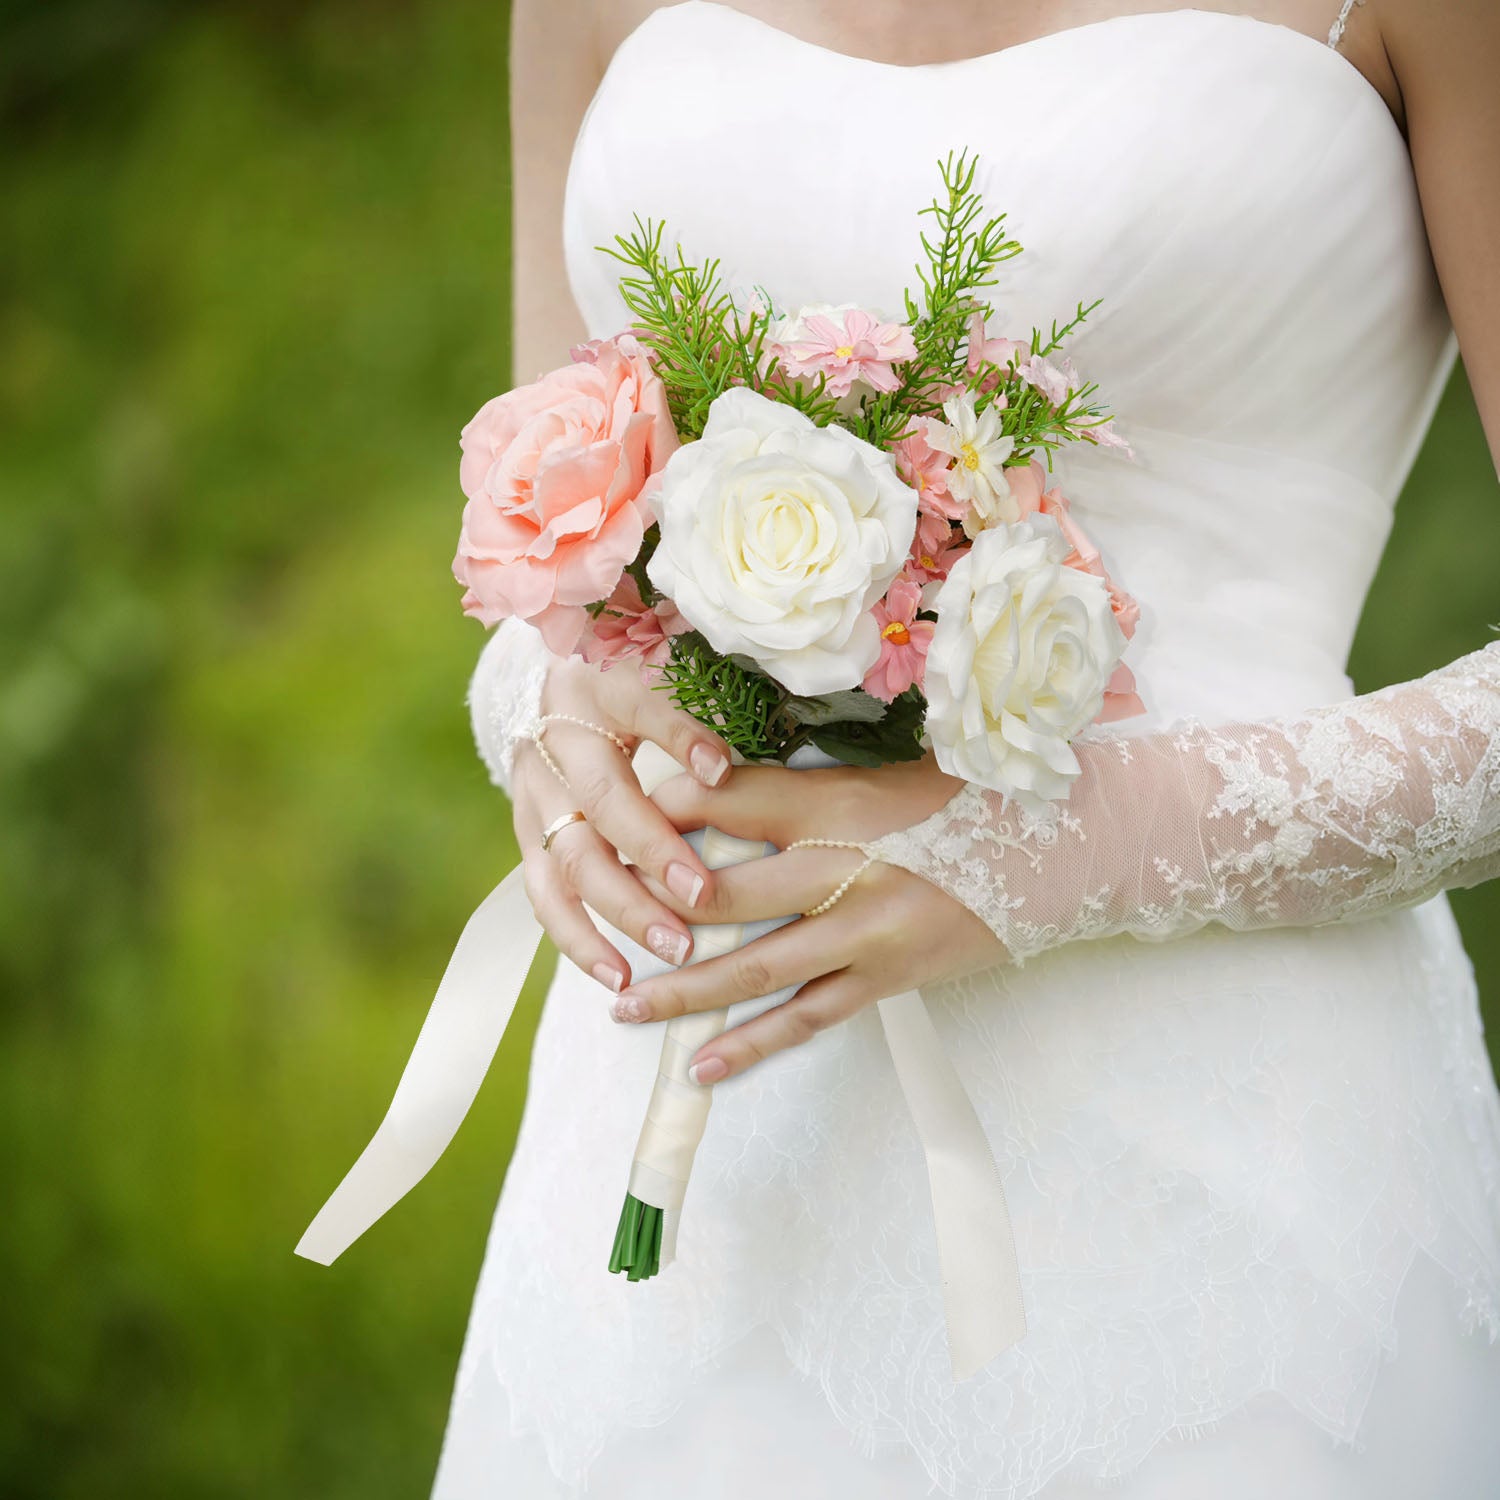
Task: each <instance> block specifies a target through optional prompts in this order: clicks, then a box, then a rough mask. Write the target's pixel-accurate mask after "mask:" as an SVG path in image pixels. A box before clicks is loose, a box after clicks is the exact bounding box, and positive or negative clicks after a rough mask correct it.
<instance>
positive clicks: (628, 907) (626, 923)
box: [516, 745, 693, 979]
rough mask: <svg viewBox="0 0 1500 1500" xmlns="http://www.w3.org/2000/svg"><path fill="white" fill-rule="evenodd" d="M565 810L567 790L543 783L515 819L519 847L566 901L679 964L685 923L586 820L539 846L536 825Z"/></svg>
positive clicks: (688, 947) (688, 936)
mask: <svg viewBox="0 0 1500 1500" xmlns="http://www.w3.org/2000/svg"><path fill="white" fill-rule="evenodd" d="M606 748H607V745H606ZM544 774H545V773H544ZM573 806H576V803H575V804H573ZM569 811H572V806H570V804H569V798H568V793H567V792H566V791H565V790H564V789H563V788H562V787H561V786H559V785H557V784H556V783H555V782H552V783H551V784H547V785H544V786H543V787H542V788H541V790H540V792H539V794H538V795H537V796H536V798H535V800H534V801H531V802H528V803H527V804H526V808H525V811H524V813H522V814H518V816H517V818H516V832H517V835H518V836H519V837H520V838H521V839H522V841H523V842H522V847H523V848H525V849H526V850H527V851H528V853H530V852H531V851H532V850H535V851H536V852H537V853H539V854H541V857H542V858H543V859H546V860H549V861H551V864H552V867H553V868H554V869H555V870H556V872H557V874H558V876H559V877H560V880H561V882H562V885H563V887H564V888H565V889H566V890H567V893H568V896H569V899H570V900H575V901H576V900H577V899H578V898H580V897H581V898H582V899H583V900H584V901H586V902H587V903H588V904H589V906H591V907H593V909H594V910H595V911H596V912H598V913H599V915H600V916H601V917H603V918H604V919H605V921H607V922H609V923H611V924H612V925H613V926H614V927H615V928H616V929H617V930H619V931H620V932H623V933H625V934H627V935H628V936H629V937H632V938H634V939H635V941H636V942H638V943H639V944H640V945H641V946H642V947H643V948H649V949H650V950H651V952H653V953H655V954H656V955H657V956H658V957H659V958H663V959H665V960H666V961H667V962H668V963H674V964H680V963H685V962H686V961H687V956H688V954H689V953H691V952H692V946H693V938H692V930H691V928H690V927H689V925H688V923H687V922H685V921H684V920H683V919H682V918H681V917H679V916H678V915H677V914H676V912H674V911H672V910H671V909H670V908H669V907H667V906H666V905H665V904H664V903H663V902H662V901H660V900H658V899H657V897H656V896H654V895H653V894H652V893H651V892H650V891H649V890H648V889H647V888H646V886H645V885H644V884H643V883H642V882H641V881H640V880H639V879H638V878H637V877H636V875H635V874H634V873H633V872H632V871H631V870H629V869H627V868H626V867H625V866H624V865H622V864H621V863H620V856H619V855H618V854H617V853H616V852H615V850H614V849H613V848H612V847H611V845H610V844H608V843H607V842H606V841H605V840H604V838H602V837H601V836H600V834H599V832H598V831H597V830H596V829H595V828H594V827H593V826H592V825H591V824H590V823H589V822H588V821H587V820H585V821H584V822H581V823H568V824H565V825H564V826H563V827H562V828H560V829H558V831H557V832H556V834H554V835H553V838H552V842H551V844H550V846H549V847H548V848H547V849H546V850H545V851H544V850H541V849H540V847H539V845H540V843H541V829H542V828H543V827H545V826H546V825H547V824H548V823H550V822H551V821H552V819H554V818H557V817H561V816H562V814H564V813H566V812H569ZM590 925H591V926H592V925H593V924H592V922H591V923H590ZM626 976H627V979H628V977H629V971H628V969H627V970H626Z"/></svg>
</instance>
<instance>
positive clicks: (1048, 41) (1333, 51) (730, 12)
mask: <svg viewBox="0 0 1500 1500" xmlns="http://www.w3.org/2000/svg"><path fill="white" fill-rule="evenodd" d="M683 11H704V12H710V13H714V14H718V15H722V16H727V17H728V18H729V19H730V20H731V21H734V22H738V23H740V24H743V25H745V26H748V27H751V28H753V29H755V30H757V31H760V32H761V33H762V34H764V35H767V36H770V37H772V38H776V39H779V40H780V41H781V42H783V43H785V44H786V45H788V46H791V47H795V48H797V49H799V50H801V51H804V52H808V53H814V54H819V55H821V56H824V57H828V58H833V59H836V60H837V61H838V62H840V63H842V64H845V65H848V66H852V67H859V68H869V69H872V70H874V71H877V72H886V73H900V74H923V73H938V74H947V73H950V72H956V71H961V70H966V69H970V68H975V67H980V66H983V65H985V64H990V63H996V62H999V61H1000V60H1002V59H1005V58H1010V57H1012V56H1017V57H1019V56H1021V55H1023V54H1025V53H1028V52H1032V51H1037V50H1045V49H1048V48H1050V47H1053V46H1056V45H1060V44H1061V43H1062V41H1063V39H1064V38H1067V37H1075V38H1080V39H1081V38H1085V37H1091V36H1093V35H1095V34H1097V33H1100V32H1105V31H1109V30H1111V29H1113V28H1117V27H1129V26H1131V25H1143V26H1151V25H1161V24H1164V23H1167V22H1170V21H1173V20H1176V19H1178V18H1182V17H1191V18H1193V21H1194V23H1195V24H1202V23H1203V22H1215V23H1228V25H1229V26H1230V27H1233V26H1241V27H1250V28H1253V29H1254V30H1255V32H1256V33H1257V34H1258V35H1263V36H1266V37H1268V38H1272V39H1274V38H1277V37H1280V38H1282V39H1285V40H1286V41H1287V43H1288V45H1291V46H1294V47H1304V48H1313V49H1316V50H1317V51H1318V52H1321V53H1323V54H1324V55H1326V56H1327V58H1328V59H1329V61H1330V62H1331V63H1332V64H1333V68H1334V69H1336V70H1337V72H1338V73H1340V74H1342V75H1344V76H1345V77H1346V78H1348V80H1349V82H1351V83H1352V84H1354V85H1355V86H1356V87H1357V88H1358V89H1359V90H1360V91H1361V92H1362V93H1363V95H1364V96H1365V97H1366V98H1368V99H1370V100H1372V101H1373V102H1374V103H1376V104H1378V105H1379V106H1380V114H1381V116H1382V117H1383V118H1384V120H1385V122H1386V124H1387V125H1388V126H1389V128H1390V131H1391V134H1392V135H1394V137H1395V138H1396V140H1397V141H1398V142H1399V143H1400V146H1401V150H1402V152H1403V153H1404V154H1406V155H1407V156H1408V158H1409V156H1410V152H1409V150H1408V147H1407V144H1406V137H1405V135H1403V134H1402V131H1401V127H1400V126H1399V125H1398V124H1397V123H1396V118H1395V116H1394V115H1392V113H1391V110H1390V106H1389V105H1388V104H1387V103H1386V102H1385V97H1384V96H1383V95H1382V94H1381V92H1380V90H1379V89H1377V88H1376V87H1375V85H1374V84H1373V83H1372V82H1371V81H1370V80H1369V79H1368V78H1367V77H1366V76H1365V75H1364V73H1363V72H1362V71H1361V70H1360V69H1359V68H1357V67H1356V66H1355V65H1354V64H1353V63H1352V62H1350V61H1349V59H1348V58H1347V57H1345V56H1344V54H1343V53H1342V52H1340V51H1339V50H1338V48H1336V47H1330V46H1329V45H1328V44H1327V43H1326V42H1320V41H1319V40H1318V39H1317V38H1316V37H1313V36H1309V35H1308V33H1307V32H1305V31H1298V30H1297V28H1296V27H1295V26H1287V25H1285V24H1284V23H1283V22H1280V21H1268V20H1266V19H1264V18H1263V17H1261V16H1247V15H1243V14H1241V13H1239V12H1235V11H1225V10H1208V9H1204V8H1203V7H1201V6H1192V5H1178V6H1173V7H1171V8H1170V9H1162V10H1142V11H1125V12H1123V13H1122V14H1120V15H1117V16H1103V17H1101V18H1100V19H1099V20H1097V21H1084V22H1082V23H1081V24H1080V25H1077V26H1064V27H1060V28H1059V29H1058V30H1056V31H1044V32H1043V33H1042V34H1041V35H1040V36H1034V37H1028V38H1026V39H1025V40H1024V41H1020V42H1012V43H1011V44H1010V45H1009V46H1007V47H997V48H995V49H994V50H993V51H990V52H979V53H976V54H974V55H973V56H972V57H953V58H946V59H943V60H941V61H938V62H921V63H892V62H882V61H881V60H880V59H879V58H874V57H864V56H862V55H861V54H860V53H857V52H841V51H840V50H839V49H838V48H837V47H825V46H824V45H823V44H822V43H820V42H814V41H811V40H809V39H808V38H806V37H802V36H798V35H797V34H796V33H795V32H792V31H787V30H786V29H785V28H783V27H780V26H776V25H773V24H772V23H771V22H770V21H766V20H763V19H762V18H761V17H760V16H756V15H752V14H751V13H750V12H749V11H745V10H740V9H738V7H736V6H733V5H725V4H721V3H719V0H679V3H677V4H675V5H661V6H658V7H657V8H656V9H655V10H653V11H651V12H650V13H649V14H648V15H646V16H644V17H643V18H642V19H641V20H640V21H639V22H637V23H636V25H635V26H634V27H632V28H631V30H630V31H629V32H627V33H626V34H625V36H624V37H623V38H622V39H621V41H620V44H619V46H618V47H616V49H615V56H618V55H619V53H620V52H621V51H623V50H624V48H625V46H626V44H627V43H628V42H630V41H631V40H632V39H633V38H635V37H636V35H637V34H638V33H640V32H642V31H644V30H645V29H646V28H647V27H649V26H651V25H652V24H653V23H654V22H656V21H657V19H658V18H659V17H664V16H671V15H673V14H674V13H678V12H683ZM613 63H614V57H613V56H612V57H611V58H610V67H612V66H613ZM605 72H606V75H607V74H608V72H609V67H606V69H605ZM1330 76H1332V74H1330Z"/></svg>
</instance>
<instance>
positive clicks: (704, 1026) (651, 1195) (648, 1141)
mask: <svg viewBox="0 0 1500 1500" xmlns="http://www.w3.org/2000/svg"><path fill="white" fill-rule="evenodd" d="M639 769H640V768H639V766H638V767H637V770H638V771H639ZM673 769H674V770H675V769H676V768H675V766H674V767H673ZM643 784H644V781H643ZM688 839H689V842H691V843H692V844H693V845H694V846H695V848H696V849H697V851H698V857H699V858H700V859H701V860H702V861H703V863H704V864H705V865H707V866H708V868H709V869H710V870H722V869H723V868H724V867H725V866H726V865H737V864H743V863H744V862H745V861H746V860H751V859H762V858H764V857H765V856H766V855H767V854H774V853H775V852H776V848H775V845H773V844H766V843H759V842H751V841H749V840H747V839H737V838H734V837H733V836H732V835H730V834H727V833H723V832H721V831H720V830H719V829H717V828H705V829H704V830H703V831H702V833H701V835H697V836H695V835H693V834H689V835H688ZM782 925H784V924H783V923H782V922H755V923H752V924H750V925H749V926H748V927H747V926H745V925H742V924H740V923H736V922H722V923H715V924H711V925H710V924H705V925H703V926H695V927H694V928H693V956H692V958H691V959H689V960H688V961H689V962H690V963H695V964H698V963H703V962H704V961H705V960H707V959H710V958H719V957H721V956H722V955H723V954H725V953H733V952H734V950H735V949H736V948H740V947H743V946H744V945H745V944H746V943H747V942H750V941H752V940H753V939H754V938H757V937H759V936H761V934H762V932H766V931H770V930H771V928H773V927H780V926H782ZM728 1024H729V1009H728V1007H727V1006H726V1007H725V1008H724V1009H722V1010H704V1011H697V1012H695V1013H693V1014H691V1015H686V1016H677V1017H676V1018H674V1019H673V1020H671V1021H668V1022H667V1024H666V1027H665V1035H664V1036H663V1037H662V1044H661V1062H660V1064H659V1066H658V1068H657V1074H656V1085H655V1087H654V1088H653V1089H652V1090H651V1102H650V1103H649V1104H648V1105H647V1107H646V1119H645V1122H644V1124H642V1126H641V1135H640V1139H639V1140H638V1141H637V1142H636V1148H635V1160H634V1161H633V1162H632V1163H631V1166H630V1183H629V1189H630V1192H631V1194H632V1195H633V1196H634V1197H636V1198H639V1199H640V1200H641V1202H642V1203H649V1204H650V1205H651V1206H652V1207H653V1208H659V1209H660V1210H661V1211H662V1220H661V1264H662V1265H663V1266H665V1265H667V1264H668V1263H669V1262H670V1261H671V1260H672V1259H673V1258H674V1256H675V1255H676V1253H677V1225H678V1223H679V1221H680V1220H681V1217H682V1200H683V1196H684V1194H686V1192H687V1185H688V1178H689V1176H691V1174H692V1170H693V1157H694V1155H695V1154H696V1153H697V1150H698V1146H699V1144H700V1143H701V1142H702V1140H703V1130H704V1127H705V1126H706V1125H707V1124H708V1112H709V1106H710V1105H711V1104H712V1103H713V1097H714V1095H713V1089H712V1088H711V1087H702V1086H700V1085H698V1084H696V1083H694V1082H693V1081H692V1079H690V1078H689V1077H688V1064H689V1063H691V1062H692V1060H693V1054H694V1053H695V1052H697V1050H698V1049H699V1048H700V1047H701V1046H703V1044H704V1043H705V1042H711V1041H713V1039H714V1038H715V1037H716V1036H718V1035H719V1033H720V1032H721V1031H723V1030H724V1028H725V1027H726V1026H727V1025H728Z"/></svg>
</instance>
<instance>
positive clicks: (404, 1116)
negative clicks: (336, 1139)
mask: <svg viewBox="0 0 1500 1500" xmlns="http://www.w3.org/2000/svg"><path fill="white" fill-rule="evenodd" d="M541 936H542V930H541V928H540V926H538V924H537V920H536V918H535V916H534V915H533V914H532V910H531V903H530V901H529V900H528V899H527V896H526V887H525V885H524V884H523V882H522V877H521V867H520V866H519V865H518V866H517V867H516V868H515V869H514V870H512V871H511V872H510V874H509V875H507V876H506V877H505V879H504V880H502V881H501V882H500V884H499V885H497V886H496V887H495V889H494V890H493V891H491V892H490V894H489V895H488V896H486V897H485V899H484V900H483V901H482V902H481V903H480V904H479V906H478V908H477V909H476V910H475V912H474V914H473V915H472V916H471V917H470V918H469V920H468V921H467V922H466V923H465V924H464V930H463V932H462V933H461V934H460V936H459V939H458V944H457V946H456V947H455V948H454V950H453V956H452V957H451V958H450V959H449V960H448V967H447V969H446V970H444V972H443V977H442V981H441V982H440V983H439V985H438V988H437V994H436V995H434V997H433V1001H432V1005H431V1007H430V1009H429V1010H428V1012H427V1018H426V1020H424V1021H423V1022H422V1029H421V1031H420V1032H419V1033H418V1035H417V1040H416V1045H415V1046H414V1047H413V1048H412V1051H411V1056H410V1057H409V1058H408V1059H407V1063H406V1067H405V1069H404V1070H403V1071H402V1074H401V1080H400V1082H399V1083H398V1084H397V1085H396V1092H395V1094H394V1095H393V1096H392V1098H391V1103H390V1108H389V1109H388V1110H387V1111H386V1115H385V1118H384V1119H383V1120H382V1121H381V1122H380V1126H379V1128H378V1129H377V1130H376V1132H375V1134H374V1136H373V1137H372V1138H371V1140H370V1144H369V1145H368V1146H366V1147H365V1149H364V1151H363V1152H362V1153H361V1154H360V1157H359V1160H358V1161H356V1162H355V1163H354V1165H353V1166H352V1167H351V1168H350V1169H349V1173H348V1175H347V1176H346V1177H345V1178H344V1180H343V1181H342V1182H341V1183H340V1184H339V1185H338V1187H337V1188H335V1189H334V1191H333V1195H332V1197H330V1198H329V1200H328V1201H327V1202H326V1203H325V1204H324V1205H323V1207H322V1208H321V1209H319V1210H318V1214H317V1217H316V1218H315V1219H314V1220H313V1221H312V1223H311V1224H310V1225H308V1227H307V1232H306V1233H305V1234H304V1235H303V1236H302V1238H301V1239H300V1240H299V1241H298V1242H297V1254H298V1255H300V1256H303V1257H304V1258H305V1259H307V1260H312V1261H317V1262H318V1263H319V1264H320V1265H325V1266H327V1265H331V1264H332V1263H333V1262H334V1261H335V1260H336V1259H337V1258H338V1257H339V1255H341V1254H342V1253H343V1252H344V1251H345V1250H346V1249H348V1247H349V1246H350V1245H352V1244H353V1243H354V1241H355V1240H357V1239H358V1238H359V1237H360V1235H362V1234H363V1233H364V1232H365V1230H367V1229H368V1228H369V1227H370V1225H372V1224H373V1223H374V1222H375V1221H376V1220H377V1219H378V1218H379V1217H380V1216H381V1215H382V1214H383V1213H385V1211H386V1210H387V1209H389V1208H391V1207H393V1206H394V1205H395V1204H396V1203H397V1202H399V1201H400V1200H401V1199H402V1198H403V1197H405V1195H406V1194H407V1193H409V1192H410V1191H411V1189H412V1188H414V1187H415V1186H416V1185H417V1183H419V1182H420V1181H421V1180H422V1178H423V1177H425V1176H426V1175H427V1173H428V1171H429V1170H431V1168H432V1166H433V1165H434V1163H435V1162H436V1161H437V1159H438V1157H440V1156H441V1155H442V1154H443V1151H444V1150H445V1149H446V1147H447V1145H448V1143H449V1142H450V1141H451V1140H452V1139H453V1137H454V1135H455V1134H456V1133H457V1131H458V1127H459V1126H460V1125H461V1124H462V1123H463V1119H464V1116H465V1115H467V1114H468V1112H469V1106H470V1105H471V1104H473V1102H474V1096H475V1095H476V1094H477V1093H478V1092H479V1086H480V1084H481V1083H483V1082H484V1075H485V1074H486V1073H487V1072H488V1071H489V1067H490V1063H491V1062H492V1061H493V1059H494V1056H495V1051H496V1049H497V1048H498V1047H499V1045H500V1039H501V1037H503V1036H504V1035H505V1028H506V1027H507V1026H508V1025H509V1024H510V1018H511V1015H512V1014H513V1013H514V1011H515V1008H516V1001H517V1000H518V999H519V998H520V994H521V988H522V986H523V985H524V984H525V982H526V975H527V972H528V971H529V970H530V968H531V962H532V960H533V959H534V958H535V957H536V950H537V945H538V944H539V943H540V942H541Z"/></svg>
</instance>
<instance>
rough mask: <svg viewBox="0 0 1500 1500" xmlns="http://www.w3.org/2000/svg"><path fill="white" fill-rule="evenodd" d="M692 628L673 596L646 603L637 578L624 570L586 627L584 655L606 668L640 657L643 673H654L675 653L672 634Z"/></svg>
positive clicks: (586, 659)
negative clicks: (637, 583) (651, 603)
mask: <svg viewBox="0 0 1500 1500" xmlns="http://www.w3.org/2000/svg"><path fill="white" fill-rule="evenodd" d="M691 629H692V626H690V625H689V624H688V622H687V621H686V620H685V619H684V618H683V615H682V611H681V610H680V609H678V608H677V606H676V605H675V604H673V603H672V601H671V600H670V599H659V600H658V601H657V602H656V603H655V604H654V605H649V606H648V605H647V604H645V603H643V602H642V600H641V591H640V589H639V588H638V587H637V586H636V581H635V579H633V578H632V577H631V576H630V574H629V573H625V574H622V575H621V578H620V581H619V583H618V584H616V585H615V591H614V593H612V594H611V595H610V596H609V598H608V599H607V600H606V601H605V604H604V608H603V609H602V610H601V611H600V612H599V614H597V615H596V616H595V617H594V618H593V619H592V620H590V621H589V624H588V627H587V629H586V630H585V631H584V634H583V640H582V655H583V659H584V660H585V661H586V662H598V663H599V668H600V670H601V671H603V670H605V669H606V668H608V667H611V666H613V665H614V664H615V663H616V662H620V661H628V660H630V659H631V658H632V657H634V658H638V659H639V660H640V664H641V675H642V676H646V677H649V676H654V675H655V670H654V669H656V668H659V667H660V666H662V665H663V663H665V662H666V660H667V658H668V657H669V656H670V655H671V653H672V637H673V636H674V635H681V634H682V633H683V632H684V631H685V630H691Z"/></svg>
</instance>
